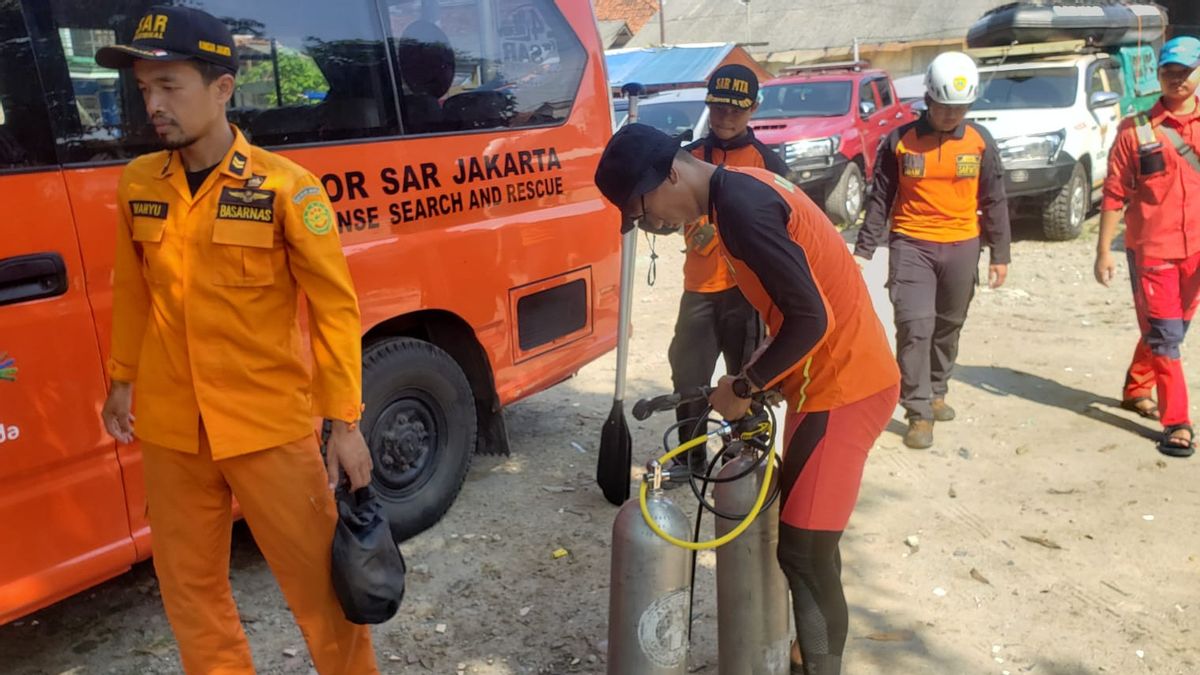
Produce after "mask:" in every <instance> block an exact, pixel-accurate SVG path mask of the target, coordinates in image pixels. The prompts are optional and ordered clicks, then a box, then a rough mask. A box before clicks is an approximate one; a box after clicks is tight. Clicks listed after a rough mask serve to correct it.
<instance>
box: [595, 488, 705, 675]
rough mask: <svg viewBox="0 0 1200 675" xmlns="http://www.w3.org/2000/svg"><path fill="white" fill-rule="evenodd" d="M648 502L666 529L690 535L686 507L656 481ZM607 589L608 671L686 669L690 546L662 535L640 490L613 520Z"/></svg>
mask: <svg viewBox="0 0 1200 675" xmlns="http://www.w3.org/2000/svg"><path fill="white" fill-rule="evenodd" d="M646 506H647V509H648V510H649V511H650V515H651V517H652V518H653V519H654V522H655V523H657V524H658V526H659V527H660V528H662V530H663V531H664V532H666V533H667V534H669V535H671V536H673V537H677V538H679V539H690V538H691V532H690V531H689V530H690V528H691V525H690V522H689V521H688V517H687V515H686V514H684V512H683V511H682V510H681V509H680V508H679V507H678V506H677V505H676V504H675V503H674V502H673V501H671V500H670V499H669V498H668V497H667V496H666V493H665V492H663V490H662V489H660V488H658V487H653V488H651V489H650V492H649V494H648V495H647V496H646ZM611 574H612V577H611V580H610V585H609V591H608V593H609V595H608V675H685V673H687V656H688V595H689V591H690V588H691V582H690V579H689V577H690V565H689V555H688V551H686V550H684V549H682V548H678V547H676V546H673V545H672V544H670V543H668V542H667V541H665V540H663V539H661V538H660V537H659V536H658V535H657V534H655V533H654V531H653V530H651V529H650V526H649V525H647V524H646V521H645V520H644V519H643V517H642V511H641V506H640V504H639V502H638V499H637V498H636V496H635V497H634V498H633V499H630V500H628V501H626V502H625V504H624V505H623V506H621V510H620V511H618V512H617V518H616V520H614V521H613V537H612V565H611Z"/></svg>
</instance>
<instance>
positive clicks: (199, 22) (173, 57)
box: [96, 5, 238, 73]
mask: <svg viewBox="0 0 1200 675" xmlns="http://www.w3.org/2000/svg"><path fill="white" fill-rule="evenodd" d="M138 59H144V60H147V61H184V60H187V59H195V60H197V61H204V62H206V63H211V64H213V65H217V66H222V67H224V68H226V69H227V70H229V71H230V72H232V73H236V72H237V69H238V59H237V47H236V46H234V44H233V34H232V33H230V32H229V27H228V26H226V25H225V23H224V22H222V21H221V20H220V19H218V18H217V17H215V16H213V15H211V14H208V13H206V12H202V11H200V10H198V9H193V8H191V7H169V6H166V5H158V6H155V7H151V8H150V9H149V10H147V11H146V14H145V15H143V16H142V18H141V20H140V21H138V25H137V30H136V31H134V33H133V40H132V41H130V43H129V44H128V45H110V46H108V47H103V48H101V49H99V50H97V51H96V63H98V64H100V65H101V66H103V67H104V68H129V67H130V66H132V65H133V62H134V61H136V60H138Z"/></svg>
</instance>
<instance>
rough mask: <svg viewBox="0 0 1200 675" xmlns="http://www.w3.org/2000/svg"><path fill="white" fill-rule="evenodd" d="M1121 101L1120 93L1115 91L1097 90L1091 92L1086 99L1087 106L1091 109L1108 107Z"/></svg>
mask: <svg viewBox="0 0 1200 675" xmlns="http://www.w3.org/2000/svg"><path fill="white" fill-rule="evenodd" d="M1120 102H1121V95H1120V94H1118V93H1116V92H1115V91H1098V92H1096V93H1094V94H1092V97H1091V98H1090V99H1088V107H1089V108H1091V109H1092V110H1095V109H1096V108H1108V107H1110V106H1114V105H1117V104H1118V103H1120Z"/></svg>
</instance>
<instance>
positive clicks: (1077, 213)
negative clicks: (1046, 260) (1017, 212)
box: [1042, 163, 1092, 241]
mask: <svg viewBox="0 0 1200 675" xmlns="http://www.w3.org/2000/svg"><path fill="white" fill-rule="evenodd" d="M1091 205H1092V187H1091V185H1089V184H1088V173H1087V169H1085V168H1084V167H1083V164H1079V163H1077V164H1076V165H1075V168H1074V169H1072V170H1071V178H1070V179H1069V180H1067V184H1066V185H1064V186H1063V187H1062V188H1061V189H1059V191H1058V192H1056V193H1055V194H1054V195H1053V196H1052V197H1051V198H1050V199H1048V200H1047V201H1046V204H1045V206H1044V207H1043V208H1042V234H1044V235H1045V236H1046V238H1047V239H1049V240H1050V241H1070V240H1072V239H1074V238H1076V237H1078V236H1079V235H1080V233H1081V232H1083V221H1084V220H1085V219H1086V218H1087V214H1088V210H1089V209H1090V208H1091Z"/></svg>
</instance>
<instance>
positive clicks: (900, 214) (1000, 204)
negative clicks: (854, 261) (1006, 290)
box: [854, 117, 1012, 265]
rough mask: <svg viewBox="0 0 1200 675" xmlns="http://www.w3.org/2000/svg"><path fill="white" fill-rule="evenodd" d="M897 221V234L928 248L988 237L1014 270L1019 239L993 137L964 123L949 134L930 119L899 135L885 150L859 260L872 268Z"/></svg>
mask: <svg viewBox="0 0 1200 675" xmlns="http://www.w3.org/2000/svg"><path fill="white" fill-rule="evenodd" d="M980 213H982V214H983V215H982V218H981V217H980V215H979V214H980ZM889 216H890V217H891V220H892V229H893V231H895V232H896V233H898V234H902V235H905V236H908V237H912V238H913V239H920V240H922V241H932V242H937V243H943V244H945V243H953V242H959V241H967V240H969V239H974V238H976V237H979V236H980V235H982V236H983V240H984V243H986V244H987V245H988V246H989V248H990V249H991V262H992V264H996V265H999V264H1008V263H1009V242H1010V241H1011V238H1012V235H1011V232H1010V228H1009V222H1008V203H1007V199H1006V196H1005V192H1004V167H1003V166H1002V165H1001V163H1000V151H999V150H998V149H997V148H996V143H995V141H993V140H992V137H991V135H989V134H988V132H987V130H986V129H984V128H983V127H981V126H979V125H977V124H974V123H973V122H963V123H962V124H961V125H959V127H958V129H957V130H955V131H953V132H950V133H941V132H939V131H935V130H934V129H933V127H931V126H930V125H929V122H928V121H927V120H926V118H925V117H922V118H921V119H919V120H917V121H915V122H911V123H909V124H906V125H904V126H902V127H900V128H899V129H897V130H895V131H893V132H892V133H891V135H889V136H888V137H887V138H886V139H884V141H883V145H881V146H880V148H879V160H878V165H877V166H876V169H875V183H874V186H873V189H872V192H871V201H870V203H869V204H868V205H867V215H866V220H864V221H863V226H862V229H861V230H859V233H858V243H857V244H856V246H855V248H854V253H855V255H858V256H861V257H863V258H866V259H868V260H870V259H871V257H872V256H874V255H875V249H876V248H877V247H878V246H880V245H882V244H883V243H884V241H885V239H886V236H885V235H886V233H887V223H888V217H889Z"/></svg>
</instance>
